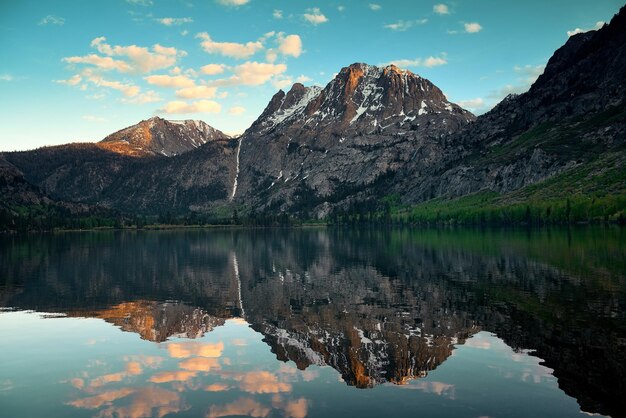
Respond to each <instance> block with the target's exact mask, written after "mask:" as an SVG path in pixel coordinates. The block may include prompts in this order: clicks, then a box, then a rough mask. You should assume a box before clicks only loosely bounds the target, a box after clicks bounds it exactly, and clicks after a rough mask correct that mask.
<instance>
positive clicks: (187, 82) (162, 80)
mask: <svg viewBox="0 0 626 418" xmlns="http://www.w3.org/2000/svg"><path fill="white" fill-rule="evenodd" d="M144 80H146V81H147V82H148V84H152V85H155V86H159V87H169V88H182V87H193V86H195V82H194V81H193V80H192V79H190V78H189V77H187V76H184V75H173V76H172V75H165V74H160V75H151V76H148V77H144Z"/></svg>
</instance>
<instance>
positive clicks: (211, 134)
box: [98, 116, 230, 157]
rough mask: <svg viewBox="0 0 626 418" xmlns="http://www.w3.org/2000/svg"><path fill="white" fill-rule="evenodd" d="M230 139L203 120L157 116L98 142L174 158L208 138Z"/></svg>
mask: <svg viewBox="0 0 626 418" xmlns="http://www.w3.org/2000/svg"><path fill="white" fill-rule="evenodd" d="M229 138H230V137H229V136H228V135H226V134H224V133H223V132H221V131H218V130H217V129H215V128H213V127H212V126H209V125H208V124H206V123H205V122H203V121H201V120H165V119H161V118H159V117H157V116H155V117H152V118H150V119H148V120H143V121H141V122H139V123H138V124H136V125H133V126H129V127H127V128H124V129H122V130H119V131H117V132H115V133H113V134H111V135H109V136H107V137H106V138H104V139H103V140H102V141H100V142H99V143H98V145H99V146H100V147H102V148H103V149H106V150H109V151H112V152H115V153H118V154H122V155H128V156H133V157H145V156H156V155H163V156H165V157H172V156H175V155H180V154H184V153H185V152H189V151H191V150H194V149H196V148H198V147H200V146H202V145H204V144H206V143H207V142H209V141H223V140H228V139H229Z"/></svg>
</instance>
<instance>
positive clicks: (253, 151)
mask: <svg viewBox="0 0 626 418" xmlns="http://www.w3.org/2000/svg"><path fill="white" fill-rule="evenodd" d="M474 119H475V117H474V115H472V114H471V113H470V112H468V111H466V110H464V109H462V108H460V107H459V106H457V105H455V104H453V103H450V102H449V101H448V100H447V99H446V97H445V96H444V94H443V93H442V92H441V90H440V89H439V88H437V87H436V86H435V85H433V84H432V83H431V82H430V81H428V80H426V79H424V78H422V77H420V76H418V75H415V74H413V73H411V72H410V71H404V70H400V69H399V68H397V67H395V66H387V67H384V68H379V67H375V66H371V65H367V64H361V63H357V64H352V65H350V66H349V67H345V68H343V69H342V70H341V71H340V72H339V74H338V75H337V76H336V77H335V78H334V79H333V80H332V81H331V82H330V83H329V84H328V85H327V86H326V87H324V88H323V89H322V88H319V87H304V86H302V85H301V84H295V85H294V86H293V87H292V88H291V90H290V91H289V92H287V93H285V92H283V91H282V90H281V91H279V92H278V93H277V94H276V95H274V97H273V98H272V100H271V101H270V103H269V104H268V106H267V107H266V109H265V110H264V111H263V113H262V114H261V116H260V117H259V118H258V119H257V120H256V121H255V122H254V123H253V124H252V126H251V127H250V128H249V129H248V130H247V131H246V132H245V133H244V134H243V136H242V137H241V138H240V140H239V141H240V174H239V179H238V187H237V190H236V194H235V196H234V198H235V201H236V202H239V203H242V204H246V205H248V206H250V207H252V208H254V209H255V210H261V211H263V210H269V211H278V212H281V211H292V212H293V211H296V212H299V213H300V214H301V215H302V216H304V217H317V218H320V217H323V216H326V215H328V212H329V209H330V208H331V207H332V206H333V205H336V204H338V203H341V202H345V201H346V200H349V199H350V198H353V197H355V196H357V195H359V194H365V195H367V196H374V195H376V193H377V190H376V184H377V182H379V181H380V180H381V179H383V178H385V177H386V176H388V174H389V173H390V172H394V171H396V170H398V169H400V168H401V167H402V166H404V165H405V164H406V163H407V162H408V161H410V160H411V159H412V158H414V157H415V156H416V151H417V150H418V149H422V150H428V151H425V152H427V153H430V154H432V155H436V154H438V153H439V152H440V150H439V148H440V144H441V138H442V137H443V136H445V135H449V134H450V133H453V132H455V131H457V130H459V129H460V128H461V127H463V126H466V125H467V124H469V123H471V122H472V121H473V120H474Z"/></svg>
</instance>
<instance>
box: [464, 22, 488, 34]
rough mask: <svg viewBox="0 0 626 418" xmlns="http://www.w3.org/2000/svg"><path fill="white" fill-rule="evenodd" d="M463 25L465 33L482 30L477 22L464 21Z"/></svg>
mask: <svg viewBox="0 0 626 418" xmlns="http://www.w3.org/2000/svg"><path fill="white" fill-rule="evenodd" d="M463 27H464V28H465V32H467V33H478V32H480V31H481V30H483V27H482V26H480V24H479V23H477V22H471V23H465V24H464V25H463Z"/></svg>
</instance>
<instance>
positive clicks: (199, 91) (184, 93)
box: [176, 86, 217, 99]
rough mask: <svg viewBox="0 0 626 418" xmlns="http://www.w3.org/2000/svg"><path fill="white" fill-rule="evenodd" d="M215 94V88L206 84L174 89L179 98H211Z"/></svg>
mask: <svg viewBox="0 0 626 418" xmlns="http://www.w3.org/2000/svg"><path fill="white" fill-rule="evenodd" d="M216 94H217V88H215V87H208V86H193V87H186V88H183V89H180V90H176V97H180V98H181V99H212V98H214V97H215V96H216Z"/></svg>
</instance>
